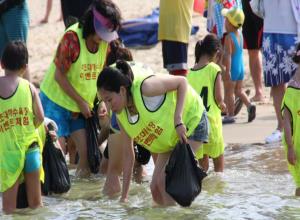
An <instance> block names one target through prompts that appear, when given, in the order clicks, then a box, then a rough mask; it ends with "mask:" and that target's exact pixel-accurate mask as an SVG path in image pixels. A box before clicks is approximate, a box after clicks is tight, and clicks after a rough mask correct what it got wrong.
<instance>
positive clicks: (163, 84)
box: [142, 75, 188, 142]
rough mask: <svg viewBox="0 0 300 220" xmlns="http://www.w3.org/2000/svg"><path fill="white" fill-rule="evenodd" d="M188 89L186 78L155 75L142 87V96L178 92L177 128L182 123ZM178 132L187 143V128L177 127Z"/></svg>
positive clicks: (175, 123) (175, 120)
mask: <svg viewBox="0 0 300 220" xmlns="http://www.w3.org/2000/svg"><path fill="white" fill-rule="evenodd" d="M187 89H188V83H187V80H186V78H185V77H182V76H171V75H155V76H153V77H150V78H148V79H146V80H145V81H144V83H143V86H142V94H143V95H145V96H158V95H163V94H165V93H167V92H169V91H177V102H176V109H175V114H174V126H176V125H179V124H181V123H182V112H183V106H184V100H185V96H186V92H187ZM182 125H183V124H182ZM176 132H177V134H178V136H179V138H180V140H181V141H182V142H186V128H185V126H184V125H183V126H178V127H176Z"/></svg>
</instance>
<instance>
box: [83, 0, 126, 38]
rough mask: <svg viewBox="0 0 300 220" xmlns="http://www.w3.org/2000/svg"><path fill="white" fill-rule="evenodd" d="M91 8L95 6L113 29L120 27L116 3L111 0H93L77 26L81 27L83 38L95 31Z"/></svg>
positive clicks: (118, 10) (119, 14)
mask: <svg viewBox="0 0 300 220" xmlns="http://www.w3.org/2000/svg"><path fill="white" fill-rule="evenodd" d="M93 8H96V10H97V11H98V12H99V13H101V14H102V15H103V16H104V17H105V18H108V19H109V20H110V22H111V23H112V25H113V30H118V29H119V28H120V27H121V12H120V9H119V8H118V7H117V5H116V4H114V3H113V2H112V1H111V0H94V1H93V3H92V4H91V5H90V7H89V8H88V10H87V11H86V12H85V13H84V15H83V16H82V17H81V18H80V20H79V27H80V28H82V37H83V38H84V39H86V37H88V36H89V35H93V34H95V33H96V31H95V28H94V15H93Z"/></svg>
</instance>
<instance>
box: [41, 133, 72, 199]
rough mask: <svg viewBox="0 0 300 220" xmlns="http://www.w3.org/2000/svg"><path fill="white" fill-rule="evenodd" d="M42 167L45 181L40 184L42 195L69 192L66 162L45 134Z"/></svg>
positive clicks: (48, 135) (69, 183)
mask: <svg viewBox="0 0 300 220" xmlns="http://www.w3.org/2000/svg"><path fill="white" fill-rule="evenodd" d="M43 167H44V172H45V181H44V184H42V192H43V194H44V195H50V194H52V193H57V194H60V193H65V192H68V191H69V189H70V188H71V182H70V176H69V171H68V167H67V163H66V160H65V158H64V156H63V153H62V151H61V150H60V149H58V148H56V147H55V145H54V143H53V141H52V139H51V136H50V134H49V133H47V136H46V143H45V147H44V150H43Z"/></svg>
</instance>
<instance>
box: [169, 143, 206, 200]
mask: <svg viewBox="0 0 300 220" xmlns="http://www.w3.org/2000/svg"><path fill="white" fill-rule="evenodd" d="M165 172H166V192H167V193H168V194H169V195H170V196H171V197H172V198H173V199H174V200H175V201H176V202H177V203H178V204H179V205H181V206H190V205H191V203H192V201H193V200H194V199H195V198H196V196H197V195H198V194H199V193H200V192H201V186H202V180H203V178H204V177H206V176H207V174H206V173H205V172H204V171H203V170H202V168H200V167H199V165H198V162H197V160H196V159H195V155H194V153H193V151H192V149H191V147H190V146H189V145H188V144H182V143H178V144H177V145H176V146H175V148H174V150H173V152H172V154H171V156H170V159H169V162H168V164H167V166H166V169H165Z"/></svg>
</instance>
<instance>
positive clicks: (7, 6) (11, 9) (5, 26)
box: [0, 0, 29, 79]
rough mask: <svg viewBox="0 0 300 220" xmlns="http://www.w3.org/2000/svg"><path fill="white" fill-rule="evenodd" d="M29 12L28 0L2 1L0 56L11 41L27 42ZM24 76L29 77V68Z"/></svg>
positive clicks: (0, 12)
mask: <svg viewBox="0 0 300 220" xmlns="http://www.w3.org/2000/svg"><path fill="white" fill-rule="evenodd" d="M28 28H29V12H28V5H27V0H3V1H0V58H1V57H2V53H3V50H4V47H5V46H6V44H7V43H8V42H10V41H14V40H21V41H23V42H24V43H26V42H27V36H28ZM24 77H25V78H27V79H29V73H28V70H26V73H25V74H24Z"/></svg>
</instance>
